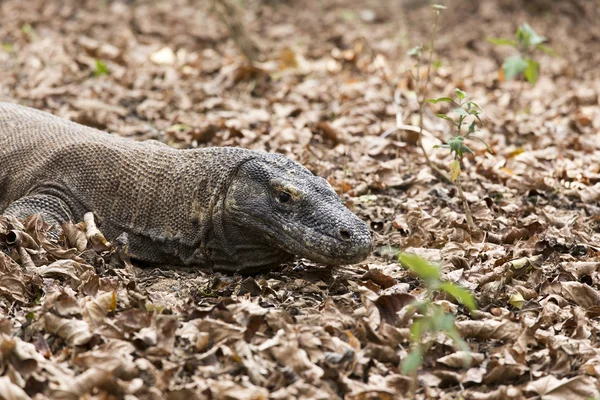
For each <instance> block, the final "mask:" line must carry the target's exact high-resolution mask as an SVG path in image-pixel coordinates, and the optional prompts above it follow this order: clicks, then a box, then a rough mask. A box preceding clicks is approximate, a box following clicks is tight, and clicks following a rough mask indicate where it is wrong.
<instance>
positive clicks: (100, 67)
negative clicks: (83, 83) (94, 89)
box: [94, 60, 110, 78]
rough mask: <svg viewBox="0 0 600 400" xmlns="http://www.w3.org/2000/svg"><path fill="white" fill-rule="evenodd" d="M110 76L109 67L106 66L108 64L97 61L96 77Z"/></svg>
mask: <svg viewBox="0 0 600 400" xmlns="http://www.w3.org/2000/svg"><path fill="white" fill-rule="evenodd" d="M108 74H110V71H109V70H108V67H107V66H106V64H104V63H103V62H102V61H100V60H96V68H95V69H94V77H96V78H97V77H99V76H102V75H108Z"/></svg>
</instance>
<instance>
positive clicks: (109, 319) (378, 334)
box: [0, 0, 600, 399]
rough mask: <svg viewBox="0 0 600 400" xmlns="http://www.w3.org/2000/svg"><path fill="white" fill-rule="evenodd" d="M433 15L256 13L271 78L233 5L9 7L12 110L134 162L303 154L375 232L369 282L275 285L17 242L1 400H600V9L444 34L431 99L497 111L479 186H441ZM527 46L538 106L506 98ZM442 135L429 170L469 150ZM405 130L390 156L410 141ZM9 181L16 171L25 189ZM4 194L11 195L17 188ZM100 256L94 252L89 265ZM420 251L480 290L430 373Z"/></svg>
mask: <svg viewBox="0 0 600 400" xmlns="http://www.w3.org/2000/svg"><path fill="white" fill-rule="evenodd" d="M423 3H425V2H421V1H404V2H400V1H398V2H396V1H386V2H378V1H366V0H364V1H362V2H360V1H358V0H352V1H341V0H325V1H307V2H294V1H284V0H280V1H277V0H262V1H259V0H251V1H244V2H242V3H241V4H242V5H243V10H244V13H243V17H242V18H243V21H244V25H245V26H246V29H247V30H248V33H249V35H251V36H252V37H253V38H254V39H255V40H256V42H257V43H258V45H259V47H260V51H261V54H262V56H261V57H262V58H261V60H260V62H259V63H256V64H255V65H254V66H253V67H249V66H248V65H247V63H246V62H245V60H244V58H243V56H241V55H240V52H239V50H238V46H237V45H236V43H235V41H233V40H232V39H231V38H229V32H228V31H227V29H226V28H225V25H223V23H222V20H221V19H219V17H218V16H217V15H216V14H215V13H214V12H213V11H211V4H212V2H208V1H184V0H173V1H167V0H157V1H108V0H107V1H78V0H63V1H59V0H29V1H26V2H24V1H20V0H4V1H2V2H1V3H0V43H1V49H0V100H3V101H13V102H19V103H22V104H25V105H28V106H33V107H36V108H39V109H42V110H46V111H50V112H52V113H54V114H57V115H59V116H62V117H65V118H69V119H72V120H74V121H77V122H80V123H82V124H86V125H90V126H93V127H97V128H100V129H103V130H108V131H111V132H115V133H118V134H121V135H124V136H129V137H133V138H135V139H158V140H161V141H164V142H167V143H169V144H171V145H173V146H176V147H181V148H188V147H202V146H209V145H217V146H230V145H233V146H243V147H248V148H252V149H261V150H268V151H277V152H282V153H284V154H286V155H288V156H289V157H292V158H294V159H296V160H298V161H300V162H302V163H304V164H305V165H306V166H307V167H308V168H310V169H311V170H312V171H313V172H315V173H316V174H319V175H321V176H323V177H325V178H327V179H328V180H329V182H330V183H331V184H332V186H333V187H334V188H335V189H336V190H337V191H338V192H339V193H340V194H341V196H342V197H343V199H344V200H345V201H346V204H347V205H348V207H350V208H351V209H353V210H354V211H355V212H356V213H357V214H358V215H360V216H361V217H362V218H363V219H365V220H366V221H368V223H369V224H370V226H371V228H372V230H373V235H374V238H375V242H376V248H375V251H374V252H373V254H372V256H371V257H369V259H368V260H366V261H365V262H364V263H362V264H360V265H354V266H349V267H343V268H339V269H334V270H331V269H328V268H325V267H322V266H318V265H312V264H311V263H308V262H306V261H303V260H299V261H297V262H295V263H294V264H292V265H288V266H283V267H282V268H281V270H279V271H274V272H272V273H269V274H266V275H260V276H254V277H241V276H225V275H221V274H214V273H211V272H210V271H198V270H185V269H181V268H167V267H165V268H161V269H140V268H138V267H136V266H134V265H132V264H131V263H130V262H129V260H127V257H126V253H125V252H124V251H123V249H122V248H121V247H120V246H119V245H118V243H117V244H115V246H114V247H112V248H111V249H109V250H107V249H103V248H100V247H98V246H96V248H95V249H94V246H92V245H87V248H86V242H85V238H84V237H83V236H81V235H82V234H81V232H80V231H79V230H78V228H77V227H71V228H70V229H68V230H69V231H70V232H71V234H70V235H69V236H70V237H69V239H66V238H61V239H60V241H59V242H58V243H56V242H55V241H53V240H52V239H50V238H47V237H46V236H45V234H44V230H45V228H46V227H45V226H44V225H43V224H42V223H41V222H40V221H39V220H38V219H36V218H31V219H29V220H27V221H21V222H19V221H15V220H10V219H7V218H4V219H1V220H0V248H1V249H2V250H3V251H2V252H0V374H1V377H0V398H3V399H27V398H30V397H31V398H39V399H42V398H61V399H76V398H98V399H104V398H126V399H136V398H139V399H163V398H165V399H166V398H168V399H192V398H198V399H263V398H264V399H266V398H270V399H295V398H297V399H336V398H345V399H392V398H403V397H408V396H409V395H410V394H411V393H412V392H413V391H414V393H415V395H416V397H417V398H420V399H438V398H440V399H441V398H443V399H452V398H461V397H462V398H465V399H506V398H511V399H524V398H543V399H566V398H568V399H590V398H597V397H599V396H600V392H599V390H600V383H599V382H600V347H599V345H600V339H599V338H600V291H599V290H600V275H599V270H600V106H599V94H600V68H598V65H600V24H598V22H597V21H598V20H599V19H600V15H599V11H598V10H599V8H600V7H598V2H597V1H592V0H590V1H584V0H579V1H572V2H566V1H550V0H535V1H527V2H522V1H517V0H498V1H485V2H478V1H468V0H461V1H453V2H448V3H447V4H446V6H447V7H448V9H446V10H444V11H443V12H442V14H441V17H440V24H439V34H438V39H437V45H436V52H435V54H434V59H435V60H436V61H437V62H439V67H437V68H435V71H434V72H433V79H432V83H431V85H430V86H429V96H430V97H440V96H449V95H452V94H453V92H454V88H456V87H458V88H461V89H462V90H465V91H466V92H467V93H469V95H470V96H471V98H472V99H473V100H475V101H476V102H477V103H478V104H479V105H481V106H482V107H483V109H484V110H485V111H486V114H487V118H486V119H485V126H484V127H483V130H482V132H481V134H480V135H479V136H480V137H482V138H483V139H484V140H485V141H487V143H489V144H490V146H491V147H492V149H493V150H494V154H489V153H487V152H486V149H485V146H484V145H482V144H479V143H478V142H476V143H474V144H473V146H472V147H473V150H474V151H475V154H474V155H472V156H468V157H466V158H465V159H464V161H463V166H462V167H463V177H462V181H463V186H464V190H465V195H466V197H467V199H468V201H469V204H470V206H471V209H472V212H473V216H474V218H475V224H476V226H477V227H478V229H477V230H474V231H473V230H469V229H468V227H467V224H466V220H465V215H464V212H463V208H462V203H461V201H460V199H459V197H458V194H457V190H456V188H455V187H454V186H453V185H451V184H448V183H444V182H441V181H440V180H439V179H438V177H436V176H435V175H434V174H433V173H432V171H431V170H430V168H429V167H428V166H427V164H426V163H425V158H424V157H423V155H422V153H421V152H420V150H419V148H418V147H416V146H414V144H413V142H412V141H411V137H412V136H414V135H411V133H410V131H406V130H399V131H394V129H393V128H394V127H395V126H396V123H397V120H398V122H401V123H402V124H405V125H417V124H418V104H417V102H416V97H415V92H414V89H415V87H414V84H413V83H412V82H411V80H410V79H409V77H408V75H407V74H406V72H405V71H406V68H409V67H412V66H413V65H414V60H411V59H409V58H408V57H407V56H406V52H407V50H408V49H410V48H411V47H413V46H414V45H416V44H419V43H425V42H427V41H428V35H429V32H430V30H431V22H432V20H433V14H432V10H431V8H429V7H428V6H427V5H426V4H423ZM522 22H528V23H529V24H530V25H532V26H533V27H534V29H535V30H536V31H537V32H538V33H539V34H541V35H544V36H546V37H548V38H549V40H550V42H549V45H550V46H551V47H552V48H553V49H554V50H555V51H556V52H557V53H558V54H559V55H560V57H551V56H548V55H541V56H540V57H539V60H540V63H541V65H542V70H541V75H540V79H539V82H538V83H537V85H536V86H535V87H533V88H529V87H528V86H526V85H522V84H521V83H519V82H517V81H509V82H503V81H501V80H499V74H498V70H499V68H500V66H501V65H502V61H503V59H504V58H505V57H506V56H510V55H513V54H514V53H512V52H511V50H510V48H501V47H496V46H494V45H492V44H490V43H488V42H486V40H485V39H486V38H487V37H511V35H512V34H513V33H514V31H515V30H516V28H517V26H518V24H520V23H522ZM445 111H447V110H446V109H444V108H443V105H441V104H440V105H434V106H431V107H428V108H427V110H426V112H425V118H424V126H425V129H426V131H427V132H426V134H425V136H424V147H425V148H426V149H427V150H428V151H430V157H431V158H432V160H433V162H434V163H435V164H436V165H438V166H439V168H440V169H447V166H448V164H449V163H450V161H451V160H452V157H451V156H450V155H449V154H448V152H447V150H444V149H434V148H433V146H434V145H436V144H440V143H441V141H440V140H443V141H447V140H448V139H449V138H450V136H451V133H450V130H449V126H448V125H447V124H446V123H445V122H444V121H442V120H439V119H437V118H435V116H434V113H438V112H445ZM390 132H391V133H390ZM1 167H2V166H1V160H0V168H1ZM0 189H1V188H0ZM77 249H79V250H77ZM399 250H405V251H408V252H412V253H416V254H418V255H421V256H423V257H425V258H427V259H428V260H430V261H434V262H438V263H440V265H441V268H442V271H443V274H444V277H445V279H447V280H449V281H452V282H456V283H458V284H461V285H463V286H465V287H466V288H469V289H470V290H472V291H473V293H474V294H475V296H476V298H477V303H478V311H476V312H474V313H473V314H469V313H468V312H467V311H466V310H465V309H464V308H463V307H462V306H460V305H459V304H456V303H454V302H453V300H452V299H450V298H442V297H438V298H436V301H437V302H438V303H439V304H441V305H443V306H444V307H445V308H446V309H447V310H448V311H449V312H451V313H453V314H455V316H456V326H457V329H458V331H459V332H460V333H461V334H462V336H463V337H464V338H465V340H466V341H467V342H468V344H469V346H470V347H471V351H472V363H471V366H470V367H469V368H464V359H465V354H464V353H462V352H457V351H456V349H455V348H454V347H453V345H452V343H451V342H450V341H448V340H447V339H445V338H443V337H437V336H434V337H430V338H429V340H430V344H431V348H430V351H429V352H428V353H427V354H426V356H425V357H424V360H423V365H422V367H421V368H420V369H419V371H418V373H417V375H416V383H415V381H413V379H412V377H408V376H403V375H402V374H401V372H400V363H401V361H402V360H403V359H404V358H405V357H406V356H407V354H408V351H409V350H410V341H409V339H410V333H409V326H410V323H411V320H410V315H407V313H406V312H405V307H406V305H407V304H408V303H410V302H411V301H412V300H413V299H418V298H422V297H423V296H424V294H425V293H424V290H423V289H424V288H423V286H422V285H421V283H420V282H419V281H418V280H417V279H415V278H414V277H413V276H411V275H410V274H409V273H408V272H406V271H405V270H404V269H403V268H402V267H401V266H399V265H398V263H397V262H396V260H395V258H394V255H395V254H396V253H397V252H398V251H399Z"/></svg>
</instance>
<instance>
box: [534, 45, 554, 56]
mask: <svg viewBox="0 0 600 400" xmlns="http://www.w3.org/2000/svg"><path fill="white" fill-rule="evenodd" d="M535 48H536V49H538V50H541V51H543V52H544V53H546V54H548V55H551V56H553V57H558V54H557V53H556V52H555V51H554V50H552V49H551V48H550V47H548V46H545V45H543V44H538V45H537V46H535Z"/></svg>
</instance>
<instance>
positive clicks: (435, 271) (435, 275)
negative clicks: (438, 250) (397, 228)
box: [398, 253, 440, 281]
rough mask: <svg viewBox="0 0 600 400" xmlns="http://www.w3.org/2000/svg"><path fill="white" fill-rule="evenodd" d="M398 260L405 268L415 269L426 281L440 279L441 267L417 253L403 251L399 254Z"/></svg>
mask: <svg viewBox="0 0 600 400" xmlns="http://www.w3.org/2000/svg"><path fill="white" fill-rule="evenodd" d="M398 261H400V264H402V266H403V267H404V268H407V269H409V270H411V271H413V272H414V273H415V274H417V276H418V277H419V278H421V279H422V280H424V281H430V280H438V281H439V280H440V269H439V268H438V267H437V266H436V265H433V264H431V263H430V262H428V261H427V260H425V259H424V258H422V257H419V256H417V255H415V254H408V253H402V254H400V255H399V256H398Z"/></svg>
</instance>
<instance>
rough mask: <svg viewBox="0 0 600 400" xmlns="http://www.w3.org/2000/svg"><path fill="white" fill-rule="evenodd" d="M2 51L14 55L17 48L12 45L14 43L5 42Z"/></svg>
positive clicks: (0, 45)
mask: <svg viewBox="0 0 600 400" xmlns="http://www.w3.org/2000/svg"><path fill="white" fill-rule="evenodd" d="M0 49H2V50H3V51H5V52H7V53H12V52H13V51H15V48H14V46H13V45H12V43H8V42H3V43H2V44H0Z"/></svg>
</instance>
